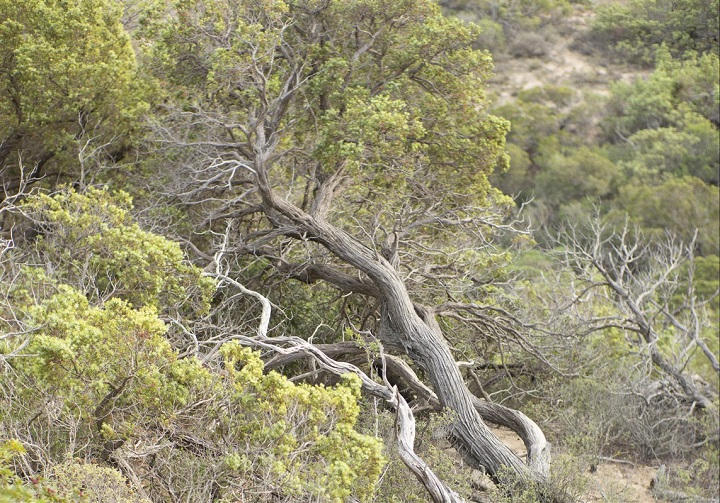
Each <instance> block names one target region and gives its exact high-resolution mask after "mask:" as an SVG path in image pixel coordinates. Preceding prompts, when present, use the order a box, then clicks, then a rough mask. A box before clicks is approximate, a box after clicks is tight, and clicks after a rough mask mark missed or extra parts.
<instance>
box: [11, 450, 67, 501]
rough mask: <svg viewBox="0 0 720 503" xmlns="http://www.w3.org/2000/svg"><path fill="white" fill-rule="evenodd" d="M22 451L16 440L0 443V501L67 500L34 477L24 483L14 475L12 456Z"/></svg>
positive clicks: (21, 453)
mask: <svg viewBox="0 0 720 503" xmlns="http://www.w3.org/2000/svg"><path fill="white" fill-rule="evenodd" d="M24 453H25V449H24V448H23V446H22V444H21V443H20V442H18V441H17V440H6V441H3V442H2V443H0V503H65V502H66V501H67V500H65V499H63V498H61V497H60V496H58V495H57V493H56V491H55V489H53V488H52V487H49V486H47V485H46V484H45V483H44V482H43V481H41V480H38V479H35V480H33V481H31V482H30V483H26V482H24V481H23V480H22V479H21V478H20V477H18V476H17V475H15V473H14V472H13V470H12V468H11V466H10V464H11V462H12V460H13V458H15V457H17V456H20V455H23V454H24Z"/></svg>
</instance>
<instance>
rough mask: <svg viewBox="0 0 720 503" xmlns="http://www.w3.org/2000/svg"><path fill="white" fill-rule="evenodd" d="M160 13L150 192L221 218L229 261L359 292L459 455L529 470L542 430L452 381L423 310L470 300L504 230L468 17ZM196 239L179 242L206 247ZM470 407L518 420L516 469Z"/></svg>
mask: <svg viewBox="0 0 720 503" xmlns="http://www.w3.org/2000/svg"><path fill="white" fill-rule="evenodd" d="M167 17H168V18H169V19H164V20H163V23H162V24H159V25H158V26H157V31H156V32H155V36H156V37H157V38H158V40H159V42H157V49H156V53H155V60H154V61H155V63H154V64H155V72H156V75H157V76H158V78H160V79H162V80H163V81H164V82H165V83H166V84H167V88H168V89H169V92H170V93H173V95H174V99H173V100H170V103H173V104H174V105H173V106H164V107H163V109H162V111H161V113H159V114H158V115H157V116H156V120H155V122H154V123H153V129H154V132H155V138H156V143H155V145H156V148H157V149H158V150H159V151H161V153H162V158H163V159H165V161H164V162H167V159H168V158H169V157H168V156H171V158H172V159H173V161H174V163H175V166H174V169H173V170H169V171H170V172H171V176H169V177H167V178H160V179H159V180H154V182H156V185H154V187H156V190H162V191H164V192H165V193H166V194H167V195H168V196H170V197H171V198H172V199H173V200H174V201H175V202H180V203H184V204H186V205H187V206H186V207H187V208H190V212H191V214H194V215H195V217H196V218H197V225H199V226H200V228H202V229H205V228H207V229H210V230H211V231H213V230H220V229H223V228H227V229H229V232H228V233H227V237H226V238H225V239H224V240H223V241H224V244H223V250H224V253H228V254H233V255H234V257H235V259H236V260H237V261H238V263H241V262H242V261H243V260H245V259H243V257H250V258H259V259H262V263H263V264H264V265H265V266H267V267H269V268H271V269H272V270H273V271H274V273H275V274H277V275H281V276H282V277H283V278H286V279H287V278H292V279H295V280H299V281H302V282H306V283H314V282H318V281H322V282H325V283H327V284H329V285H331V286H333V287H334V288H337V289H338V290H340V291H342V292H343V293H345V294H348V295H351V296H359V297H361V298H364V299H366V300H365V301H363V302H362V304H364V306H365V308H364V309H363V312H362V313H360V315H359V316H358V320H362V323H363V329H368V330H370V331H371V332H372V333H374V334H375V335H376V336H377V337H378V338H379V340H380V341H382V343H383V345H384V346H385V348H386V349H387V350H388V351H391V352H400V353H404V354H406V355H408V356H409V357H410V358H411V360H412V361H413V362H414V363H415V364H417V365H418V366H419V368H420V369H421V370H422V371H423V372H424V374H425V375H426V376H427V378H428V379H429V380H430V383H431V386H432V388H433V390H434V392H433V391H430V390H428V389H427V388H426V387H424V385H422V383H421V382H420V383H419V385H417V386H416V387H417V388H418V389H419V388H424V390H425V391H424V392H423V393H424V396H425V397H426V398H427V399H428V400H430V401H431V402H434V403H435V404H436V405H437V406H439V407H447V408H450V409H452V410H453V411H454V417H455V420H454V422H453V425H452V427H451V428H450V432H449V435H450V438H451V440H452V441H453V443H454V445H455V446H457V448H458V450H459V451H460V452H461V453H462V455H463V456H464V457H465V458H466V459H467V460H468V462H469V463H470V464H471V466H474V467H477V468H484V469H485V470H486V471H487V472H488V473H489V474H490V475H491V476H493V477H497V476H498V475H499V474H500V473H501V471H502V470H503V469H509V470H510V471H511V472H514V473H515V474H517V475H518V476H519V477H520V478H522V479H525V480H527V481H531V480H544V479H545V478H546V477H547V475H548V467H549V446H548V443H547V442H546V440H545V437H544V436H543V434H542V431H541V430H540V429H539V428H538V427H537V425H535V423H533V422H532V421H531V420H530V419H529V418H527V417H526V416H524V415H523V414H521V413H518V412H516V411H513V410H511V409H507V408H505V407H499V406H496V405H494V404H492V403H489V402H483V401H480V400H478V399H477V398H475V397H474V396H473V395H472V394H471V393H470V392H469V391H468V389H467V387H466V385H465V382H464V380H463V377H462V375H461V373H460V371H459V369H458V365H457V363H456V361H455V359H454V356H453V353H452V351H451V348H450V346H449V344H448V342H447V341H446V339H445V337H444V335H443V331H442V330H441V326H440V324H439V323H438V320H437V318H436V317H437V313H436V309H435V307H433V306H442V312H443V313H444V314H447V313H450V314H452V313H453V312H456V311H458V310H465V311H467V310H468V309H471V310H477V309H481V308H480V307H478V304H477V303H476V301H478V300H481V299H482V296H483V285H485V284H487V283H488V282H490V281H491V280H492V269H493V268H492V264H493V262H494V261H495V260H497V258H498V257H497V256H496V254H495V253H494V252H493V248H492V244H491V236H492V234H493V233H494V232H495V231H496V230H497V229H499V228H501V227H503V226H504V224H502V222H503V215H502V214H501V213H502V208H504V207H506V206H507V201H506V200H505V199H504V198H503V197H502V196H501V195H500V194H499V193H497V192H496V191H494V190H493V189H492V188H491V187H490V185H489V183H488V180H487V176H488V174H489V173H491V172H492V170H493V169H494V168H496V167H498V166H500V167H502V166H503V165H504V164H505V163H506V156H505V154H504V151H503V147H504V138H505V133H506V131H507V128H508V125H507V123H506V122H505V121H503V120H501V119H498V118H496V117H494V116H492V115H490V114H488V112H487V100H486V97H485V93H484V91H483V86H484V82H485V80H486V79H487V77H488V75H489V73H490V70H491V59H490V55H489V54H488V53H487V52H483V51H477V50H474V49H473V48H472V43H473V40H474V38H475V36H476V35H477V30H476V28H475V27H474V26H472V25H465V24H462V23H461V22H459V21H456V20H451V19H447V18H445V17H443V16H442V15H441V13H440V11H439V8H438V7H437V6H436V5H435V4H434V3H433V2H430V1H428V0H403V1H374V0H373V1H371V0H353V1H342V2H341V1H332V0H301V1H287V2H285V1H277V0H273V1H269V2H242V1H238V0H222V1H218V2H212V3H209V2H203V1H183V2H178V3H177V4H176V5H175V7H174V9H173V11H172V12H170V13H168V15H167ZM157 182H160V183H159V184H157ZM207 241H208V240H207V239H205V236H202V235H201V236H200V237H199V238H198V239H196V240H194V242H193V243H191V244H192V245H193V246H194V247H195V248H196V250H197V251H199V252H200V253H201V254H203V253H205V254H206V255H207V256H208V257H210V256H211V254H210V253H208V252H207V250H208V242H207ZM203 250H206V251H203ZM491 322H492V320H490V323H491ZM476 326H478V325H476ZM479 326H481V325H479ZM474 336H475V337H483V334H482V333H479V334H475V335H474ZM413 375H414V374H413ZM416 381H418V382H419V380H418V379H417V377H414V378H413V382H415V384H417V382H416ZM483 418H485V419H488V420H491V421H494V422H497V423H501V424H504V425H507V426H509V427H510V428H512V429H513V430H515V431H517V432H518V433H519V434H520V435H521V437H522V438H523V439H524V440H525V441H526V444H527V446H528V453H529V455H528V463H527V464H526V463H524V462H523V461H522V460H521V459H520V458H518V457H517V456H516V455H515V454H514V453H513V452H512V451H510V449H509V448H508V447H506V446H505V445H503V443H502V442H501V441H500V440H499V439H498V438H497V437H496V436H495V435H494V434H493V433H492V431H491V430H490V429H489V428H488V427H487V426H486V424H485V422H484V420H483Z"/></svg>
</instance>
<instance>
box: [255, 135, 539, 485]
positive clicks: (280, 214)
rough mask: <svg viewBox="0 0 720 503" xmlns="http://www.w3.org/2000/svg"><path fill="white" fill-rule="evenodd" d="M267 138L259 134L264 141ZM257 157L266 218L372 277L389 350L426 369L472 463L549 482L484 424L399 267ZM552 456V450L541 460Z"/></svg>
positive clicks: (493, 474) (264, 154)
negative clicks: (274, 180) (275, 182)
mask: <svg viewBox="0 0 720 503" xmlns="http://www.w3.org/2000/svg"><path fill="white" fill-rule="evenodd" d="M262 136H263V135H262V132H259V134H258V137H259V138H260V140H261V141H262ZM255 153H256V157H255V163H254V169H255V173H256V183H257V187H258V191H259V193H260V196H261V198H262V204H263V207H264V212H265V214H266V215H267V216H268V218H269V219H270V220H271V221H273V222H275V223H276V225H278V226H279V225H280V224H281V223H282V224H283V228H284V229H286V230H285V231H284V232H285V234H286V235H288V236H290V237H295V238H297V237H298V236H304V237H305V239H308V240H312V241H315V242H318V243H320V244H321V245H322V246H324V247H325V248H326V249H327V250H329V251H330V252H331V253H333V254H334V255H335V256H336V257H338V258H339V259H341V260H343V261H344V262H346V263H347V264H349V265H351V266H353V267H355V268H356V269H357V270H358V271H360V272H362V273H364V274H365V275H366V276H367V277H368V278H369V279H370V281H371V282H372V283H373V285H374V287H375V288H376V289H377V292H378V298H379V301H380V304H381V317H382V320H381V330H380V333H379V334H378V335H379V337H380V339H381V340H382V341H383V343H384V344H387V345H388V346H391V347H395V348H402V350H403V351H404V352H405V353H406V354H407V355H408V356H409V357H410V358H411V359H412V360H413V361H414V362H416V363H417V364H418V365H420V366H421V367H422V368H423V369H424V370H425V372H426V373H427V375H428V376H429V378H430V380H431V382H432V386H433V388H434V389H435V391H436V393H437V397H438V400H439V402H440V404H441V405H442V406H443V407H448V408H449V409H451V410H452V411H454V413H455V415H456V418H455V421H453V424H452V427H451V430H450V437H451V440H452V441H453V443H454V445H455V446H456V447H457V448H458V450H459V451H460V452H461V453H462V454H463V455H464V457H465V458H466V460H467V461H468V462H469V464H470V465H471V466H474V467H476V468H480V469H484V470H485V471H486V472H487V473H488V474H489V475H490V476H491V477H493V478H496V477H497V476H498V475H499V473H500V471H501V470H502V469H503V468H505V469H510V470H512V471H513V472H514V473H516V474H517V475H518V476H520V477H521V478H524V479H527V480H543V479H544V478H545V477H546V475H547V471H548V470H547V465H544V466H540V467H537V466H536V467H533V469H531V468H530V467H528V466H527V465H525V464H524V463H523V462H522V460H521V459H520V458H519V457H518V456H516V455H515V454H514V453H513V452H512V451H511V450H510V449H509V448H508V447H507V446H505V445H504V444H503V443H502V442H501V441H500V440H499V439H498V438H497V436H495V434H494V433H493V432H492V431H491V430H490V429H489V428H488V427H487V425H486V424H485V423H484V422H483V420H482V417H481V416H480V414H479V413H478V411H477V409H476V408H475V405H474V404H473V395H472V394H471V393H470V391H469V390H468V389H467V387H466V385H465V382H464V380H463V378H462V375H461V373H460V370H459V369H458V367H457V364H456V362H455V360H454V358H453V356H452V353H451V351H450V348H449V346H448V344H447V342H446V341H445V338H444V337H443V335H442V332H441V331H440V328H439V326H438V324H437V322H436V321H435V318H434V316H433V315H432V313H431V311H429V310H428V309H426V308H424V307H422V306H417V305H415V304H414V303H413V301H412V299H411V298H410V295H409V293H408V290H407V288H406V287H405V284H404V282H403V281H402V279H401V278H400V276H399V274H398V273H397V271H396V269H395V267H394V266H393V265H392V264H391V263H390V262H389V261H388V260H387V259H386V258H384V257H383V256H381V255H379V254H378V253H376V252H374V251H373V250H371V249H370V248H368V247H367V246H365V245H363V244H362V243H361V242H359V241H358V240H356V239H355V238H353V237H352V236H350V235H349V234H348V233H346V232H344V231H343V230H341V229H339V228H337V227H336V226H334V225H332V224H330V223H328V222H327V221H326V220H324V219H323V218H321V217H320V218H318V217H314V216H312V215H310V214H308V213H306V212H304V211H302V210H301V209H299V208H297V207H296V206H294V205H293V204H291V203H289V202H287V201H285V200H283V199H281V198H279V197H278V196H277V195H276V194H275V193H274V191H273V190H272V188H271V185H270V183H269V180H268V173H267V167H266V164H265V160H266V159H267V158H268V154H267V152H264V151H263V149H262V147H259V148H258V147H257V146H256V150H255ZM548 457H549V455H548V453H547V452H546V453H545V456H542V457H540V459H546V460H547V459H548Z"/></svg>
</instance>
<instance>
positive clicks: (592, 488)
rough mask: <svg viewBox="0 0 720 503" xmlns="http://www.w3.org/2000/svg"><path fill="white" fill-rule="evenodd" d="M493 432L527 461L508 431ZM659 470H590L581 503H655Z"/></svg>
mask: <svg viewBox="0 0 720 503" xmlns="http://www.w3.org/2000/svg"><path fill="white" fill-rule="evenodd" d="M492 430H493V432H494V433H495V434H496V435H497V436H498V438H500V440H502V442H503V443H504V444H505V445H507V446H508V447H509V448H510V449H511V450H512V451H513V452H515V454H517V455H518V456H520V457H524V456H525V453H526V450H525V446H524V445H523V442H522V440H520V437H518V436H517V435H516V434H515V433H514V432H513V431H512V430H509V429H507V428H492ZM657 469H658V467H656V466H644V465H631V464H624V463H613V462H607V463H600V464H598V465H596V467H595V470H594V471H593V472H592V473H591V472H590V467H589V466H588V467H587V470H588V473H587V477H588V479H589V484H588V492H587V494H586V495H585V496H584V497H583V499H582V500H581V501H582V503H600V502H613V503H656V502H657V501H658V500H656V499H655V498H654V497H653V495H652V492H651V489H650V483H651V481H652V479H653V477H654V476H655V474H656V473H657Z"/></svg>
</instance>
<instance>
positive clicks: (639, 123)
mask: <svg viewBox="0 0 720 503" xmlns="http://www.w3.org/2000/svg"><path fill="white" fill-rule="evenodd" d="M718 61H719V59H718V56H717V55H716V54H704V55H702V56H697V55H695V54H690V55H689V56H688V57H687V58H685V59H682V60H678V59H673V58H672V57H671V56H670V54H669V52H668V51H667V49H666V48H664V47H663V48H661V49H660V50H658V52H657V66H656V68H655V70H654V71H653V73H652V74H651V75H650V76H649V77H648V78H647V79H639V80H636V81H634V82H632V83H623V82H618V83H616V84H614V85H613V86H612V87H611V91H612V97H611V99H610V102H609V103H608V107H609V113H608V116H607V118H606V125H605V129H606V131H607V134H608V136H609V137H610V138H614V139H621V138H627V137H629V136H631V135H632V134H634V133H636V132H638V131H640V130H643V129H655V128H659V127H668V126H673V125H677V126H678V127H682V126H683V125H684V124H687V123H692V122H695V121H696V120H697V119H695V120H692V119H689V116H691V115H692V114H695V115H700V116H703V117H705V118H706V119H707V120H708V121H710V122H713V123H714V125H715V126H717V124H718V105H719V104H720V91H719V87H718V79H719V78H720V73H719V72H720V71H719V68H720V64H719V63H718Z"/></svg>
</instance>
